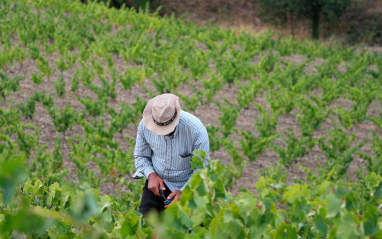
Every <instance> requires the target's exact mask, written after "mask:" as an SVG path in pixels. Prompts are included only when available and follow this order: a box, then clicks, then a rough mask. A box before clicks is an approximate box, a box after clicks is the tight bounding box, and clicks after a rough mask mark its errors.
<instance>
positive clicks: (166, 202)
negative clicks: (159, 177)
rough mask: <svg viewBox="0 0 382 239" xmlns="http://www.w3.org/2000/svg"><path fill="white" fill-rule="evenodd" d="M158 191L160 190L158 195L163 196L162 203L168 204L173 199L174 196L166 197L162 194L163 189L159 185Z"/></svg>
mask: <svg viewBox="0 0 382 239" xmlns="http://www.w3.org/2000/svg"><path fill="white" fill-rule="evenodd" d="M159 192H160V195H161V196H162V197H163V199H164V205H169V204H170V203H171V202H172V200H174V198H171V199H166V197H165V196H164V192H163V190H162V189H161V187H160V186H159Z"/></svg>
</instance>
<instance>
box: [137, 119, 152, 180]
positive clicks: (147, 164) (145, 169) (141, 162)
mask: <svg viewBox="0 0 382 239" xmlns="http://www.w3.org/2000/svg"><path fill="white" fill-rule="evenodd" d="M143 129H144V123H143V121H141V122H140V123H139V126H138V132H137V139H136V143H135V149H134V159H135V168H136V169H137V171H138V172H140V173H142V174H143V175H144V176H145V177H146V178H147V179H148V177H149V175H150V174H151V173H152V172H154V167H153V163H152V161H151V157H152V150H151V148H150V145H149V144H148V143H147V141H146V139H145V137H144V135H143Z"/></svg>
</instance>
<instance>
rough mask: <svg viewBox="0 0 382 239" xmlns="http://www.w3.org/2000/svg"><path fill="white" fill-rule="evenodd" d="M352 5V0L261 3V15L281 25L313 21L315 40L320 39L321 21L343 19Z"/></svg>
mask: <svg viewBox="0 0 382 239" xmlns="http://www.w3.org/2000/svg"><path fill="white" fill-rule="evenodd" d="M352 4H354V2H353V1H351V0H339V1H333V0H282V1H276V0H272V1H266V0H260V1H259V6H260V9H261V14H262V15H263V16H266V17H265V19H268V20H272V21H274V22H275V21H276V22H278V23H281V24H282V23H285V22H287V21H289V22H291V21H294V19H297V18H307V19H310V20H311V21H312V37H313V38H315V39H318V38H319V32H318V27H319V24H320V22H321V20H320V19H324V20H326V21H328V22H332V21H334V20H335V19H338V18H339V17H341V16H342V15H343V14H344V12H345V10H346V9H348V8H349V7H350V6H351V5H352ZM292 24H293V23H292ZM292 28H293V26H292ZM292 32H293V29H292Z"/></svg>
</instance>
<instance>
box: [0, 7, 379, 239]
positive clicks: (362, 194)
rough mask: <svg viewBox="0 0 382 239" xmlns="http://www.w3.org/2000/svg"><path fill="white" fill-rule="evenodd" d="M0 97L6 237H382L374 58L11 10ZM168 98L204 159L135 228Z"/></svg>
mask: <svg viewBox="0 0 382 239" xmlns="http://www.w3.org/2000/svg"><path fill="white" fill-rule="evenodd" d="M0 92H1V97H0V142H1V144H0V238H25V237H26V238H257V239H260V238H382V230H381V228H382V176H381V175H382V54H381V53H378V52H375V51H367V50H364V49H362V48H360V47H353V48H343V47H341V46H333V45H329V46H324V45H322V44H321V43H319V42H312V41H303V42H301V41H298V40H296V39H293V38H283V37H280V36H277V34H275V33H272V32H267V33H266V34H264V35H261V36H253V35H250V34H248V33H245V32H243V33H240V34H239V33H237V32H235V31H232V30H221V29H219V28H218V27H216V26H214V25H209V26H197V25H196V24H195V23H193V22H190V21H188V22H185V21H183V20H182V19H181V18H180V19H177V18H175V17H173V16H172V17H159V16H158V15H157V14H156V13H149V11H147V10H144V9H141V10H140V11H139V13H137V11H136V10H134V9H123V8H122V9H119V10H117V9H109V8H107V7H106V6H105V5H102V4H98V3H88V4H86V5H85V4H82V3H81V2H80V1H79V0H78V1H75V0H68V1H61V0H17V1H11V0H2V1H0ZM162 93H174V94H176V95H178V96H179V97H180V99H181V104H182V109H184V110H186V111H188V112H190V113H192V114H194V115H196V116H197V117H199V118H200V119H201V121H202V122H203V123H204V125H205V126H206V127H207V130H208V133H209V140H210V149H211V154H210V158H211V161H210V165H209V166H208V167H207V168H205V169H203V170H201V171H199V172H198V173H196V174H194V175H193V177H192V178H191V181H190V182H189V184H188V185H187V186H186V188H185V189H184V190H183V194H182V196H181V201H180V202H176V203H173V204H172V205H171V206H170V207H169V208H167V209H166V210H165V213H163V214H161V215H155V214H153V215H151V216H150V217H148V218H142V216H141V215H139V213H138V205H139V202H140V197H141V192H142V187H143V185H144V182H145V181H144V179H140V180H134V179H132V178H131V176H132V174H133V173H134V172H135V167H134V157H133V151H134V145H135V137H136V131H137V127H138V124H139V122H140V120H141V118H142V111H143V109H144V107H145V105H146V102H147V101H148V100H149V99H150V98H152V97H154V96H156V95H158V94H162ZM203 154H204V152H195V154H194V155H195V156H194V157H193V163H192V165H194V166H196V167H198V166H199V168H200V167H201V166H202V165H203V164H202V162H201V158H202V157H201V156H202V155H203Z"/></svg>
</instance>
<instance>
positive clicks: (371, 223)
mask: <svg viewBox="0 0 382 239" xmlns="http://www.w3.org/2000/svg"><path fill="white" fill-rule="evenodd" d="M378 215H379V212H378V210H377V209H376V208H375V207H374V206H373V205H369V207H368V210H367V211H366V213H365V214H364V215H363V222H362V230H363V232H364V234H365V235H366V236H371V235H374V234H376V233H377V232H378V231H379V226H378Z"/></svg>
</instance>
